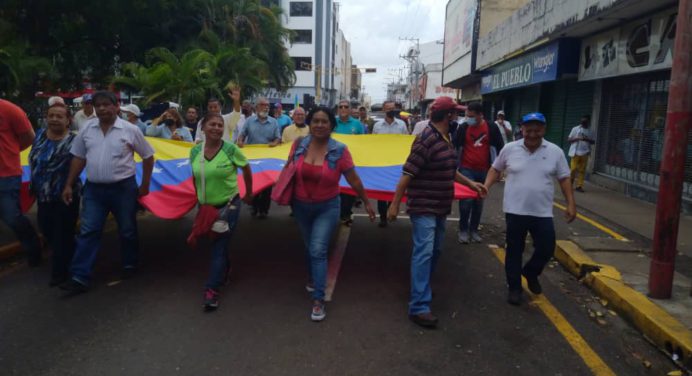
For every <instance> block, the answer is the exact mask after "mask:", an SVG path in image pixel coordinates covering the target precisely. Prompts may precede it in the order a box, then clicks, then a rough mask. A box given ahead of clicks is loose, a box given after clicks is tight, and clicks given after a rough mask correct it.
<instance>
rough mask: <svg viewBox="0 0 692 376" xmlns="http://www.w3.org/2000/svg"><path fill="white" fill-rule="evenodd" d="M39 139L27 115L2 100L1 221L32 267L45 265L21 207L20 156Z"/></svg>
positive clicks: (33, 232)
mask: <svg viewBox="0 0 692 376" xmlns="http://www.w3.org/2000/svg"><path fill="white" fill-rule="evenodd" d="M35 137H36V134H35V133H34V128H33V127H32V126H31V122H30V121H29V118H28V117H27V116H26V113H25V112H24V111H23V110H22V109H21V108H20V107H19V106H17V105H15V104H14V103H12V102H9V101H6V100H4V99H0V220H2V222H4V223H5V224H6V225H7V227H9V228H10V229H12V231H13V232H14V234H15V236H16V237H17V239H18V240H19V242H20V244H21V245H22V248H23V249H24V252H26V255H27V261H28V263H29V266H38V265H39V264H40V263H41V243H40V241H39V238H38V235H37V234H36V230H34V227H33V226H32V225H31V222H30V221H29V219H28V218H27V217H25V216H24V214H22V209H21V206H20V199H19V197H20V196H19V191H20V188H21V186H22V165H21V163H20V161H19V153H20V152H21V151H22V150H24V149H26V148H28V147H29V146H31V143H32V142H33V141H34V138H35Z"/></svg>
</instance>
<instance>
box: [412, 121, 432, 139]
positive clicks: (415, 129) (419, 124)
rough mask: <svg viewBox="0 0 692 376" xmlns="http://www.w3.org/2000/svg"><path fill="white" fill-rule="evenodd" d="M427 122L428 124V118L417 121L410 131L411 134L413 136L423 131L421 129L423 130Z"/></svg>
mask: <svg viewBox="0 0 692 376" xmlns="http://www.w3.org/2000/svg"><path fill="white" fill-rule="evenodd" d="M428 124H430V120H429V119H428V120H421V121H419V122H417V123H416V126H415V127H413V132H411V134H412V135H413V136H418V135H419V134H421V133H423V131H424V130H425V127H427V126H428Z"/></svg>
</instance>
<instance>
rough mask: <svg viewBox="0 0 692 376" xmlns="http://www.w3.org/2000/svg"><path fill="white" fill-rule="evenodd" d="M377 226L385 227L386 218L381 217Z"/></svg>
mask: <svg viewBox="0 0 692 376" xmlns="http://www.w3.org/2000/svg"><path fill="white" fill-rule="evenodd" d="M378 226H380V227H381V228H385V227H387V218H381V219H380V223H379V224H378Z"/></svg>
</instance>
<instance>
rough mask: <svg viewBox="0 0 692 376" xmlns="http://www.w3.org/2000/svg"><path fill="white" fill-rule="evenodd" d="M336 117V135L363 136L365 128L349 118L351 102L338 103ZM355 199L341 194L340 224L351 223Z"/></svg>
mask: <svg viewBox="0 0 692 376" xmlns="http://www.w3.org/2000/svg"><path fill="white" fill-rule="evenodd" d="M337 113H338V115H339V116H338V117H337V118H336V128H334V133H336V134H350V135H362V134H365V133H366V132H365V127H363V124H361V123H360V120H358V119H357V118H354V117H353V116H351V102H349V101H348V100H346V99H342V100H340V101H339V104H338V107H337ZM355 202H356V198H355V197H354V196H352V195H349V194H345V193H342V194H341V214H340V217H341V223H342V224H344V225H346V226H350V225H351V224H352V223H353V219H352V216H353V205H354V204H355Z"/></svg>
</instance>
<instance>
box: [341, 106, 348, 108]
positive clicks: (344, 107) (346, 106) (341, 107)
mask: <svg viewBox="0 0 692 376" xmlns="http://www.w3.org/2000/svg"><path fill="white" fill-rule="evenodd" d="M339 108H350V106H339Z"/></svg>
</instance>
